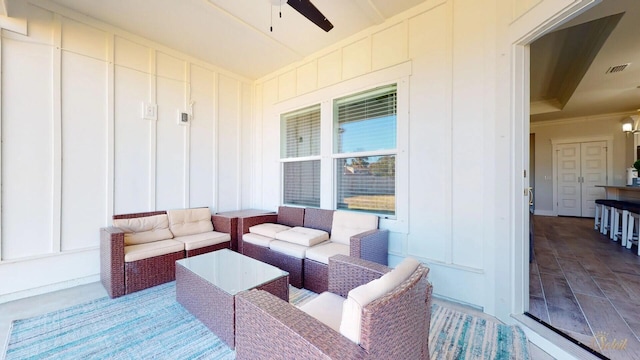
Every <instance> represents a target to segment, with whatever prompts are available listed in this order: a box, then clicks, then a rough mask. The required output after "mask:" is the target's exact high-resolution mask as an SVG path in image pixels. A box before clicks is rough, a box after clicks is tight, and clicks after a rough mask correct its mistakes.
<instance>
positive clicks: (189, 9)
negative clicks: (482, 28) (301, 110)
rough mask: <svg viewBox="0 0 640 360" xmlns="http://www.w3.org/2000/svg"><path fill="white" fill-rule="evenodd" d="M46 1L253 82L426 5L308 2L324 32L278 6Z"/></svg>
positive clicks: (409, 0) (231, 0)
mask: <svg viewBox="0 0 640 360" xmlns="http://www.w3.org/2000/svg"><path fill="white" fill-rule="evenodd" d="M17 1H22V0H17ZM52 1H53V2H55V3H58V4H60V5H63V6H65V7H67V8H71V9H73V10H76V11H77V12H80V13H82V14H85V15H88V16H90V17H93V18H96V19H98V20H101V21H103V22H106V23H109V24H112V25H115V26H117V27H119V28H122V29H124V30H127V31H129V32H132V33H134V34H137V35H140V36H142V37H145V38H147V39H150V40H153V41H155V42H157V43H160V44H163V45H165V46H168V47H171V48H173V49H176V50H179V51H181V52H183V53H186V54H189V55H191V56H194V57H196V58H199V59H202V60H204V61H207V62H209V63H212V64H214V65H217V66H219V67H221V68H224V69H226V70H229V71H232V72H234V73H237V74H239V75H242V76H245V77H247V78H250V79H257V78H259V77H261V76H264V75H266V74H268V73H270V72H273V71H275V70H277V69H279V68H281V67H284V66H286V65H288V64H290V63H292V62H295V61H299V60H302V59H303V58H304V57H306V56H308V55H310V54H312V53H314V52H316V51H319V50H321V49H323V48H325V47H327V46H329V45H331V44H333V43H335V42H338V41H340V40H342V39H345V38H347V37H349V36H350V35H353V34H355V33H357V32H359V31H361V30H363V29H366V28H368V27H370V26H372V25H375V24H379V23H381V22H383V21H384V20H385V19H387V18H389V17H392V16H394V15H396V14H398V13H400V12H402V11H404V10H407V9H409V8H411V7H413V6H416V5H418V4H420V3H422V2H424V1H425V0H393V1H391V0H350V1H347V0H313V4H314V5H315V6H316V7H317V8H318V9H319V10H320V11H321V12H322V13H323V14H324V15H325V16H326V17H327V19H329V21H331V23H333V25H334V28H333V29H332V30H331V31H330V32H328V33H327V32H324V31H323V30H322V29H320V28H318V27H317V26H316V25H314V24H313V23H312V22H310V21H309V20H307V19H306V18H304V17H303V16H302V15H300V14H299V13H298V12H296V11H295V10H293V8H291V7H290V6H289V5H287V4H283V5H281V6H280V5H272V3H276V4H277V3H279V0H108V1H105V0H52ZM280 10H281V11H282V18H279V16H278V14H279V11H280ZM270 26H273V32H271V31H270Z"/></svg>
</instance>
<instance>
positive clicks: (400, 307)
mask: <svg viewBox="0 0 640 360" xmlns="http://www.w3.org/2000/svg"><path fill="white" fill-rule="evenodd" d="M410 260H412V259H410ZM411 269H413V270H411ZM390 271H391V269H390V268H388V267H386V266H384V265H380V264H377V263H373V262H370V261H366V260H362V259H356V258H353V257H349V256H344V255H336V256H333V257H331V258H330V260H329V291H328V292H326V293H322V294H321V295H319V296H318V297H316V298H315V299H313V300H311V301H310V302H308V303H306V304H304V305H303V306H302V307H301V308H296V307H295V306H293V305H291V304H289V303H287V302H285V301H282V300H281V299H279V298H277V297H275V296H273V295H271V294H269V293H268V292H265V291H261V290H250V291H245V292H242V293H240V294H238V295H237V296H236V357H237V358H238V359H429V343H428V339H429V334H428V332H429V324H430V321H431V293H432V286H431V284H430V283H429V281H428V280H427V276H428V273H429V269H428V268H427V267H425V266H424V265H422V264H419V263H418V262H417V261H415V260H413V264H412V263H411V261H407V262H406V263H405V261H403V263H401V264H400V265H398V267H396V269H394V270H393V272H390ZM383 274H387V275H385V277H382V276H383ZM374 279H378V280H374ZM403 279H404V280H403ZM345 298H346V299H345ZM360 303H361V304H362V306H359V304H360ZM354 306H355V307H354ZM354 316H355V317H354Z"/></svg>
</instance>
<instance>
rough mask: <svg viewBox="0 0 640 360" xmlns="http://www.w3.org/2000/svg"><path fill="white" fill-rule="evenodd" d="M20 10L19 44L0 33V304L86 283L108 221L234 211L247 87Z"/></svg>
mask: <svg viewBox="0 0 640 360" xmlns="http://www.w3.org/2000/svg"><path fill="white" fill-rule="evenodd" d="M56 9H57V8H56ZM24 11H25V13H24V14H16V16H23V17H24V18H26V19H27V24H28V36H25V35H20V34H16V33H12V32H9V31H7V30H2V37H1V38H0V46H1V54H2V58H1V59H0V60H1V62H0V63H1V66H2V78H1V79H0V81H1V86H2V97H1V98H0V105H1V117H2V118H1V120H2V128H1V130H2V131H1V135H2V147H1V148H0V151H1V160H0V161H1V162H0V169H1V181H2V193H1V198H0V202H1V206H2V213H1V231H0V236H1V237H0V279H2V281H1V283H2V284H1V285H0V302H3V301H7V300H11V299H14V298H19V297H23V296H27V295H32V294H35V293H40V292H44V291H48V290H52V289H56V288H63V287H67V286H71V285H74V284H77V283H83V282H89V281H96V280H98V278H99V249H98V246H99V228H100V227H103V226H107V225H109V224H110V219H111V216H112V215H113V214H122V213H130V212H141V211H151V210H165V209H173V208H184V207H201V206H206V207H209V208H210V209H211V210H212V211H225V210H236V209H238V208H239V207H240V206H241V202H242V196H241V190H242V189H241V185H240V184H241V182H240V176H241V173H242V171H243V169H244V171H250V170H251V169H250V166H248V165H247V164H246V163H245V164H244V166H243V165H242V162H241V156H240V152H239V151H240V147H241V142H242V140H241V137H242V135H243V134H242V133H247V130H242V126H241V124H243V123H246V122H247V121H243V117H246V118H250V114H251V110H250V109H251V108H250V106H251V99H252V97H251V83H250V82H249V81H247V80H246V79H243V78H241V77H238V76H235V75H233V74H230V73H228V72H226V71H221V70H219V69H217V68H215V67H213V66H211V65H209V64H206V63H203V62H201V61H199V60H197V59H192V58H190V57H188V56H186V55H183V54H181V53H179V52H176V51H173V50H172V49H167V48H163V47H162V46H159V45H156V44H154V43H152V42H149V41H146V40H144V39H140V38H138V37H136V36H135V35H131V34H128V33H126V32H124V31H121V30H119V29H116V28H112V27H110V26H109V25H106V24H102V23H98V22H94V21H92V20H87V19H86V18H84V17H82V16H79V15H77V14H75V13H73V12H70V11H66V10H64V9H63V10H54V9H44V8H41V7H37V6H34V5H26V6H25V7H24ZM143 103H149V104H157V120H147V119H144V118H143V115H142V110H143ZM180 112H186V113H189V114H190V115H191V118H190V124H187V125H181V124H179V123H178V114H179V113H180ZM17 274H20V276H17Z"/></svg>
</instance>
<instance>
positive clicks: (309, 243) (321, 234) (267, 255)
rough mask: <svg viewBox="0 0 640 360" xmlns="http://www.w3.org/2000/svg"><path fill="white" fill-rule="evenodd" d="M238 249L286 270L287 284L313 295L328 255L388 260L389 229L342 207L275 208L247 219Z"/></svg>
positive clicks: (322, 282) (323, 281)
mask: <svg viewBox="0 0 640 360" xmlns="http://www.w3.org/2000/svg"><path fill="white" fill-rule="evenodd" d="M238 226H239V228H240V229H242V233H243V235H242V239H241V240H240V244H239V249H240V252H241V253H242V254H244V255H247V256H250V257H253V258H255V259H258V260H260V261H263V262H266V263H269V264H271V265H274V266H277V267H279V268H281V269H283V270H285V271H288V272H289V282H290V284H291V285H293V286H295V287H297V288H303V287H304V288H306V289H309V290H311V291H314V292H316V293H320V292H323V291H326V290H327V273H328V270H327V264H328V259H329V257H330V256H332V255H338V254H342V255H350V256H353V257H356V258H361V259H365V260H370V261H374V262H377V263H380V264H383V265H386V263H387V249H388V239H389V232H388V230H383V229H378V217H377V216H375V215H370V214H360V213H356V212H349V211H341V210H336V211H334V210H326V209H316V208H296V207H289V206H280V207H279V208H278V213H277V214H273V215H258V216H255V217H248V218H244V219H242V220H241V222H240V223H238Z"/></svg>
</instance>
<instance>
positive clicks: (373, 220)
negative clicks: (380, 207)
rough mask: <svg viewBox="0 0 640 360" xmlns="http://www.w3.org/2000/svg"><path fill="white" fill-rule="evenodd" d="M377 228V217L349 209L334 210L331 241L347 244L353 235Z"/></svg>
mask: <svg viewBox="0 0 640 360" xmlns="http://www.w3.org/2000/svg"><path fill="white" fill-rule="evenodd" d="M377 228H378V217H377V216H376V215H371V214H362V213H357V212H351V211H341V210H336V211H335V212H334V213H333V225H331V241H335V242H339V243H342V244H346V245H349V242H350V239H351V237H352V236H353V235H357V234H360V233H363V232H365V231H369V230H375V229H377Z"/></svg>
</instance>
